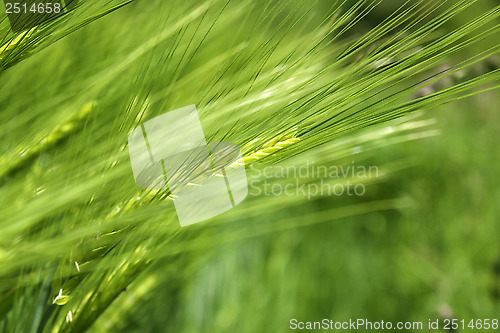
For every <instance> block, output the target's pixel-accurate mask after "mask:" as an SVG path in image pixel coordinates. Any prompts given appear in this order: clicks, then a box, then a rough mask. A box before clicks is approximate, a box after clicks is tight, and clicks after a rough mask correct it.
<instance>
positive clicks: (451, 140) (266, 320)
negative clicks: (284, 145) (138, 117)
mask: <svg viewBox="0 0 500 333" xmlns="http://www.w3.org/2000/svg"><path fill="white" fill-rule="evenodd" d="M351 2H352V3H353V4H354V3H355V1H351ZM257 3H258V2H257ZM190 5H191V4H186V5H185V6H187V7H186V8H188V7H189V6H190ZM299 5H300V3H299V2H298V1H290V2H288V3H286V6H290V8H291V10H293V9H294V8H296V7H297V8H298V7H299ZM302 5H303V4H302ZM329 5H330V3H329V1H323V2H320V3H319V5H318V6H316V7H311V8H312V9H311V10H312V11H314V15H316V16H313V17H322V16H323V15H324V13H325V12H327V11H328V8H329V7H330V6H329ZM494 5H495V1H480V2H478V3H477V4H474V6H473V10H476V11H477V13H480V12H481V11H485V10H488V9H491V8H493V6H494ZM396 6H397V2H396V1H395V2H391V1H383V2H382V4H381V5H379V6H378V7H376V9H374V10H373V11H372V12H371V13H370V14H369V15H368V16H367V17H365V18H364V19H363V20H362V21H361V22H360V24H359V25H357V26H355V27H354V28H352V29H351V30H350V32H349V34H348V36H346V37H345V38H356V36H358V35H361V34H363V33H366V32H367V31H369V29H371V28H373V27H374V26H375V25H376V24H377V23H379V22H381V21H382V20H383V19H384V18H385V17H387V15H389V14H390V13H391V12H393V11H394V10H395V9H396V8H395V7H396ZM305 7H306V9H307V7H308V4H307V3H306V4H305ZM171 8H173V7H171ZM179 12H182V10H181V9H179ZM259 13H260V11H259V8H258V4H257V5H256V7H254V8H253V9H252V10H249V14H248V15H249V16H250V15H258V14H259ZM156 14H157V11H156V9H155V2H151V3H148V2H144V1H137V2H135V3H133V4H131V5H130V6H126V7H124V8H122V9H120V10H118V11H116V12H114V13H112V14H110V15H108V16H106V17H104V18H102V19H100V20H98V21H96V22H94V23H92V24H91V25H89V26H87V27H85V28H83V29H81V30H79V31H77V32H75V33H73V34H71V35H69V36H68V37H66V38H64V39H63V40H61V41H58V42H57V43H56V44H54V45H52V46H50V47H48V48H46V49H44V50H43V51H41V52H39V53H37V54H35V55H34V56H32V57H31V58H30V59H28V60H26V61H24V62H22V63H20V64H18V65H16V66H15V67H14V68H12V69H9V70H7V71H6V72H4V73H2V77H1V80H2V82H4V83H3V84H2V85H3V87H2V88H1V89H0V101H1V103H2V106H3V107H5V106H6V105H8V109H9V112H0V124H7V123H8V127H7V125H4V126H2V127H0V129H1V131H2V134H1V139H2V143H1V147H2V150H3V152H5V151H9V149H12V147H15V146H17V145H18V143H19V142H24V143H26V144H29V142H31V141H32V140H31V139H30V138H36V137H37V136H39V132H40V129H41V128H42V131H43V130H45V129H46V128H50V126H49V125H48V124H52V125H53V126H57V124H58V123H61V122H62V120H63V119H65V115H66V114H67V111H65V110H74V109H77V108H81V106H82V105H83V104H85V103H86V102H88V101H92V100H94V101H98V104H97V108H98V110H99V113H98V115H99V116H91V117H90V118H89V119H88V120H87V121H86V123H85V125H83V129H80V131H83V132H82V135H80V136H71V137H69V138H68V139H67V140H68V141H65V142H64V145H63V146H62V145H58V146H56V148H55V150H53V151H48V152H46V153H45V154H43V155H42V156H40V157H37V158H36V160H35V161H32V162H29V164H30V166H29V168H30V169H29V170H31V171H30V173H28V175H27V176H26V175H24V174H22V175H14V176H12V177H13V178H11V181H16V182H18V183H19V184H24V185H21V186H20V188H24V189H25V190H26V192H31V191H32V189H33V188H35V189H42V190H43V188H44V186H46V183H47V184H49V185H48V186H49V188H50V186H51V185H50V184H52V186H54V187H56V186H58V185H60V184H64V183H67V184H70V183H71V179H74V178H78V177H80V176H81V177H87V176H88V175H86V174H85V171H76V174H74V175H71V176H67V171H68V170H71V167H68V168H65V167H64V165H65V163H67V165H69V166H72V164H71V163H72V162H73V161H74V162H75V163H76V161H78V156H84V155H85V154H86V155H87V156H89V164H90V163H91V162H92V161H97V160H99V159H103V158H104V156H103V153H97V152H96V151H98V150H99V149H100V146H99V145H100V144H99V143H95V142H100V141H102V142H103V143H102V145H108V146H113V145H114V146H116V147H118V146H119V145H120V144H121V143H123V142H124V140H126V136H127V133H126V129H127V128H128V127H131V126H132V125H133V124H134V123H133V122H132V121H131V119H130V118H129V115H127V114H126V113H125V110H127V106H128V104H129V103H130V102H131V96H132V95H134V94H135V93H137V95H140V94H141V93H143V95H148V94H149V95H150V96H154V94H155V93H158V92H161V91H163V90H164V89H165V86H166V85H168V84H171V82H172V81H170V80H173V81H175V78H174V79H172V78H165V77H156V76H155V71H156V70H157V69H158V67H154V66H151V65H150V63H151V62H154V59H156V58H155V57H158V59H160V60H161V59H163V60H164V58H163V57H166V55H165V54H164V49H162V47H164V46H167V48H166V49H167V50H173V49H175V47H176V46H178V44H176V43H177V42H178V41H179V40H180V39H176V38H174V39H170V40H168V42H166V44H165V45H160V46H156V49H153V54H152V55H151V58H148V61H151V62H148V61H144V62H143V63H140V62H135V63H134V66H133V67H132V66H131V67H124V69H123V71H122V72H120V74H119V75H116V73H112V70H113V67H112V66H113V64H118V67H119V66H120V64H121V63H120V62H118V61H117V60H116V59H117V56H116V55H127V54H129V55H132V54H133V52H135V51H136V47H137V46H138V45H140V44H141V43H142V42H144V41H145V40H147V39H148V38H150V34H151V32H152V31H155V29H156V28H157V27H158V26H159V25H161V24H162V22H163V18H164V16H162V15H173V16H175V15H176V12H172V13H166V14H165V13H164V12H160V11H158V14H157V15H158V17H155V15H156ZM469 14H470V13H469ZM224 15H225V14H222V16H221V17H223V19H225V20H227V26H229V27H235V30H234V31H231V30H221V31H216V32H215V33H214V35H215V36H217V38H213V40H212V39H210V43H207V44H208V45H209V47H207V48H204V49H203V50H199V52H198V53H197V54H198V56H197V57H194V58H193V64H194V65H192V67H193V68H195V69H198V67H197V66H201V65H200V64H203V63H204V62H205V61H206V62H209V61H210V60H211V59H213V57H214V56H217V55H221V54H222V51H221V50H226V49H228V48H227V47H224V46H225V43H226V42H227V43H228V45H232V42H229V41H233V40H237V39H238V38H240V37H241V36H245V34H246V33H247V30H246V29H247V25H245V24H241V26H239V25H238V23H239V22H232V21H231V17H230V16H229V15H227V16H228V17H227V18H225V16H224ZM470 15H472V14H470ZM468 19H469V18H468V15H459V16H457V17H455V18H454V19H453V20H452V21H451V22H449V23H448V24H447V25H446V26H445V27H443V29H445V30H446V29H452V28H454V27H457V26H461V25H463V24H466V23H467V22H468ZM313 21H314V20H312V21H307V22H306V23H304V24H303V26H302V29H303V30H305V31H308V30H312V29H314V27H315V25H316V24H317V22H313ZM497 23H498V22H497ZM238 27H239V28H241V29H239V30H238V29H237V28H238ZM215 29H217V28H215ZM184 33H186V32H184ZM254 33H256V34H258V33H263V34H264V33H265V32H264V31H262V32H260V30H258V29H257V30H254ZM187 34H189V32H188V33H187ZM194 35H196V33H195V34H194ZM196 36H197V37H196V38H204V36H203V34H201V35H200V34H198V35H196ZM209 38H210V37H209ZM283 42H284V43H293V39H291V40H284V41H283ZM488 46H492V44H491V42H484V43H483V44H479V45H476V46H475V47H477V48H479V49H480V50H482V49H483V48H485V47H488ZM329 47H331V48H334V47H335V44H333V45H330V46H329ZM479 49H478V50H479ZM476 51H477V50H476V49H474V48H471V49H468V50H466V51H465V52H463V53H460V54H457V55H456V56H455V58H450V59H449V63H450V65H452V64H454V63H457V62H460V61H462V60H463V59H465V58H466V57H469V56H470V55H471V54H473V53H474V52H476ZM155 52H156V53H155ZM186 56H189V55H186ZM126 60H127V58H126V56H124V57H123V58H120V61H121V62H122V64H126ZM165 66H175V63H172V64H170V63H168V61H167V62H165ZM160 67H161V66H160ZM108 70H110V73H108V72H107V71H108ZM120 70H121V69H120ZM472 70H478V71H480V69H477V68H476V69H472ZM97 73H98V74H97ZM137 73H139V75H137ZM189 74H192V70H191V67H187V68H186V69H185V72H184V75H189ZM108 78H109V79H108ZM146 78H147V79H146ZM141 80H144V81H141ZM207 82H210V81H209V78H208V77H200V78H199V80H197V79H193V80H192V81H190V82H188V83H189V84H188V85H187V87H185V88H184V87H183V88H182V89H179V90H178V91H177V92H170V93H169V95H168V97H169V98H168V100H167V101H166V102H164V103H163V104H160V105H158V106H156V107H155V108H153V111H152V113H153V114H161V113H162V112H165V111H167V109H174V108H175V107H178V106H179V107H180V106H183V105H182V104H183V103H185V102H187V100H188V99H189V97H191V96H192V95H193V92H194V91H196V90H197V89H198V90H202V91H203V85H206V84H207ZM191 83H192V85H190V84H191ZM87 87H90V88H88V89H87ZM61 92H64V93H61ZM200 100H201V98H200ZM202 101H203V100H202ZM196 102H198V101H196ZM498 105H500V96H499V94H498V92H497V91H490V92H487V93H483V94H480V95H476V96H474V97H471V98H469V99H467V100H462V101H460V102H454V103H451V104H447V105H443V106H440V107H437V108H434V109H432V110H424V114H423V116H422V117H423V118H425V119H429V118H432V119H435V120H436V123H435V124H434V125H433V128H434V129H439V130H440V134H439V135H437V136H431V137H428V138H424V139H421V140H403V141H405V142H401V143H398V144H395V145H388V146H384V145H381V146H382V147H380V148H377V149H375V150H373V151H367V152H366V153H363V154H361V156H362V157H360V162H359V163H361V164H362V165H376V166H383V165H386V164H390V163H392V162H397V161H404V163H403V165H404V166H405V167H404V168H402V169H400V170H397V171H394V172H392V173H391V174H390V175H388V176H384V177H381V179H380V180H377V181H376V182H374V183H370V184H368V185H367V188H366V189H367V190H366V195H365V196H363V197H360V198H350V197H347V196H342V197H336V196H335V197H328V196H326V197H322V198H314V199H313V200H306V199H305V198H299V199H297V200H296V201H294V202H293V203H290V204H287V203H286V201H276V202H274V203H273V202H271V204H273V205H277V207H273V209H270V210H269V213H267V214H266V213H263V212H262V211H259V212H255V213H253V212H252V211H249V210H245V209H244V208H243V209H242V210H241V211H238V210H237V209H236V210H235V212H232V213H230V214H227V215H223V216H221V217H220V220H218V221H222V222H220V223H217V224H215V225H213V226H206V227H205V226H203V225H200V226H195V227H194V228H193V231H188V232H187V236H185V237H186V238H187V239H189V237H190V233H191V232H192V233H196V232H204V233H206V234H207V237H206V238H205V240H206V243H204V244H203V246H201V247H200V248H197V247H194V248H193V249H188V250H186V251H183V248H182V247H181V248H180V250H179V251H176V254H174V255H168V256H165V257H160V258H158V259H156V260H155V261H154V263H153V264H151V265H149V266H148V267H147V268H145V270H144V271H143V272H141V273H140V275H138V277H137V278H136V279H135V280H134V281H133V282H132V283H131V284H130V285H129V286H128V287H127V288H126V289H124V291H123V292H121V294H120V295H119V296H118V297H117V298H116V300H114V302H113V303H112V304H110V306H109V307H108V308H107V309H106V311H105V312H104V313H103V314H102V316H100V318H99V319H98V320H97V321H96V322H95V323H94V324H93V326H92V327H91V328H90V331H92V332H183V333H184V332H185V333H190V332H288V331H290V328H289V325H290V324H289V321H290V320H291V319H292V318H295V319H297V320H299V321H320V320H322V319H323V318H329V319H332V320H335V321H345V320H349V319H350V318H351V319H355V318H366V319H368V320H371V321H380V320H384V321H392V322H397V321H422V322H424V323H426V322H427V320H428V319H433V320H435V319H437V318H440V319H444V318H448V317H450V318H458V319H465V320H466V321H468V320H470V319H485V318H490V319H493V318H498V314H500V251H499V247H498V240H499V239H498V238H499V237H498V236H499V229H498V226H497V225H496V222H497V218H498V216H500V206H499V205H498V202H500V187H499V185H500V181H499V176H500V168H499V166H498V165H499V163H500V151H499V149H498V146H497V142H500V134H499V131H498V123H499V120H500V116H499V111H500V110H499V107H498ZM27 112H30V116H29V117H28V116H26V113H27ZM47 114H50V120H48V119H47V116H46V115H47ZM17 116H18V117H19V118H16V117H17ZM16 119H19V120H18V121H16ZM26 119H29V120H30V121H29V122H27V121H26ZM8 120H9V121H8ZM202 120H203V117H202ZM106 126H108V127H106ZM109 126H110V127H109ZM122 127H125V128H126V129H125V130H124V129H122ZM98 130H100V132H99V133H100V137H94V138H93V139H92V140H93V141H92V142H93V143H92V146H86V145H85V144H84V143H83V142H82V140H84V138H85V135H84V134H88V133H97V132H98ZM209 131H212V129H209ZM214 131H215V130H214ZM212 134H213V133H212ZM213 135H215V136H216V135H217V133H215V134H213ZM356 135H357V134H356V132H355V133H354V134H353V136H356ZM382 140H383V139H382ZM104 142H106V143H104ZM72 144H73V145H75V146H76V147H78V149H76V150H75V151H72V152H69V153H68V152H67V150H68V148H67V147H68V146H71V145H72ZM95 145H97V146H95ZM101 150H102V151H104V149H101ZM331 153H332V154H335V152H334V151H333V152H331ZM68 154H69V155H68ZM315 154H321V153H318V152H317V153H315V152H314V151H312V152H311V153H310V154H309V155H306V156H305V157H304V159H306V160H308V161H311V160H314V159H316V158H318V156H319V155H318V156H316V155H315ZM120 156H121V155H120ZM121 157H122V160H123V161H126V156H125V155H123V156H121ZM342 161H343V162H344V163H346V164H349V163H350V161H351V160H350V157H349V156H347V157H345V158H344V159H343V160H342ZM107 162H112V160H110V161H106V160H103V164H106V163H107ZM58 163H60V164H61V165H62V169H63V170H64V172H63V173H61V174H57V175H54V174H51V173H49V174H46V173H45V172H43V171H39V172H38V173H37V170H43V169H44V168H46V167H47V165H57V164H58ZM123 168H127V166H126V165H125V166H123ZM96 169H97V168H96ZM80 172H81V173H82V174H81V175H79V173H80ZM89 172H90V171H89ZM92 172H94V171H92ZM67 177H68V178H67ZM129 178H130V179H127V180H125V181H124V180H123V179H121V178H119V179H111V180H110V182H111V184H115V183H123V184H122V185H120V186H122V187H123V189H124V190H123V191H126V193H127V195H129V194H131V193H134V191H135V187H134V184H133V179H132V176H131V175H130V177H129ZM49 179H50V180H49ZM24 182H25V183H24ZM4 191H7V190H4ZM13 191H14V190H13ZM16 191H17V190H16ZM9 193H11V192H3V193H2V195H3V196H6V195H7V194H9ZM17 193H20V192H17ZM21 193H22V192H21ZM106 195H107V190H106V189H105V188H102V189H100V190H99V191H98V192H96V194H95V197H96V198H99V197H103V198H104V199H103V201H102V203H100V204H96V205H95V206H89V207H90V208H89V207H87V206H86V205H87V203H86V201H85V200H87V199H88V198H87V197H86V198H85V200H82V201H84V202H82V203H80V204H79V205H78V204H75V205H73V206H71V207H70V208H68V210H67V211H64V213H61V216H66V215H67V214H70V212H75V211H76V212H77V213H75V215H73V216H74V218H75V219H76V220H78V219H79V218H81V219H85V216H86V215H85V214H90V211H91V210H96V211H97V210H103V211H104V210H109V209H111V208H112V206H113V204H112V203H110V202H107V201H106V199H105V197H106ZM4 198H5V197H4ZM19 198H20V199H19V200H20V201H22V200H23V197H22V195H20V196H19ZM394 198H403V199H404V203H405V205H404V206H405V207H404V208H400V209H383V210H381V211H376V212H370V213H366V214H361V213H360V214H357V213H354V214H349V213H347V214H345V215H346V216H342V214H340V216H339V217H337V216H332V218H331V219H330V218H328V214H332V215H334V214H335V212H337V209H340V210H341V209H342V207H354V208H353V209H354V210H355V209H356V208H355V207H357V205H363V204H365V203H367V202H370V201H372V200H384V199H387V200H389V199H394ZM248 200H249V201H252V200H257V199H255V198H249V199H248ZM262 200H264V199H262ZM109 201H111V199H109ZM280 205H282V206H280ZM82 207H86V208H82ZM80 211H81V212H82V213H78V212H80ZM321 212H324V213H325V214H326V215H322V217H321V218H318V214H321ZM349 215H353V216H349ZM296 217H300V218H302V219H304V221H303V223H302V224H303V225H302V226H299V227H294V226H290V227H289V228H288V227H286V225H287V221H289V220H290V221H291V220H293V219H294V218H296ZM263 219H265V220H266V221H263ZM276 221H282V224H281V227H279V228H277V230H274V231H273V230H269V231H262V230H261V229H259V226H261V225H262V223H263V222H264V223H265V222H269V224H271V225H272V224H273V223H274V222H276ZM224 222H228V223H224ZM229 222H230V223H229ZM173 223H175V222H173ZM254 225H255V228H254V229H255V230H253V227H252V226H254ZM67 228H71V227H70V226H68V227H67ZM240 229H241V230H245V231H255V235H252V233H251V232H250V233H249V234H248V235H247V234H242V232H238V230H240ZM232 233H233V234H237V235H239V236H238V237H236V239H232V240H228V239H225V238H224V237H222V236H221V237H219V236H218V235H225V234H232ZM175 237H176V236H173V238H174V240H175ZM193 237H194V236H193ZM181 245H182V244H181ZM181 245H177V246H181ZM160 252H161V251H160ZM495 316H496V317H495Z"/></svg>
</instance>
